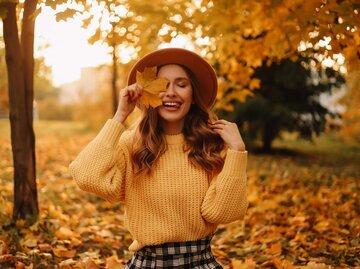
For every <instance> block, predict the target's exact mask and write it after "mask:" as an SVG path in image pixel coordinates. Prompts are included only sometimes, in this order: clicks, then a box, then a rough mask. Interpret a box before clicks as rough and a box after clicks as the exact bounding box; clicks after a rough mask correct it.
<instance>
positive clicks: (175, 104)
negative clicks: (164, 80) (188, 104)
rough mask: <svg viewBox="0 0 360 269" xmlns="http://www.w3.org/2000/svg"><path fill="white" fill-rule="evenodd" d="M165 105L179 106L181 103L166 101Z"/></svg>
mask: <svg viewBox="0 0 360 269" xmlns="http://www.w3.org/2000/svg"><path fill="white" fill-rule="evenodd" d="M164 106H177V107H179V106H180V104H179V103H171V102H166V103H164Z"/></svg>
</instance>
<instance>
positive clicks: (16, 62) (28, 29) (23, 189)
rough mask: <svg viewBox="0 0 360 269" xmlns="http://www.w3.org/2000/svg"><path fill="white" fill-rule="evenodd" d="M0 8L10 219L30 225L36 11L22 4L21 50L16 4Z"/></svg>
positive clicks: (30, 4) (34, 208)
mask: <svg viewBox="0 0 360 269" xmlns="http://www.w3.org/2000/svg"><path fill="white" fill-rule="evenodd" d="M2 5H3V6H4V7H5V8H6V9H7V14H6V18H5V19H4V20H3V30H4V41H5V52H6V64H7V70H8V82H9V83H8V84H9V108H10V109H9V110H10V126H11V145H12V152H13V161H14V209H13V219H14V220H16V219H26V220H27V221H28V222H29V223H32V222H34V221H35V220H36V218H37V216H38V213H39V209H38V201H37V191H36V170H35V137H34V131H33V125H32V109H33V85H32V84H33V78H32V76H33V65H34V64H33V53H32V51H33V40H34V37H33V34H34V20H35V18H31V16H32V14H33V12H34V10H35V8H36V1H28V0H26V1H25V10H24V21H23V31H22V32H23V34H24V37H23V38H22V44H21V45H22V46H21V45H20V40H19V36H18V28H17V18H16V3H9V2H7V3H4V4H2ZM27 9H29V10H27ZM28 24H30V25H28ZM31 35H32V36H31ZM23 59H24V60H23Z"/></svg>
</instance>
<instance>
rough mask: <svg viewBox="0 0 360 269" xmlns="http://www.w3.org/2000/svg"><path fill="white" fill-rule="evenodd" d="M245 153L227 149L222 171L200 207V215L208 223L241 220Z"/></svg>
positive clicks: (245, 177)
mask: <svg viewBox="0 0 360 269" xmlns="http://www.w3.org/2000/svg"><path fill="white" fill-rule="evenodd" d="M246 165H247V151H243V152H241V151H235V150H231V149H228V150H227V153H226V157H225V162H224V167H223V169H222V171H221V172H220V173H219V174H218V175H217V176H216V177H215V178H214V179H213V180H212V182H211V184H210V186H209V189H208V190H207V192H206V195H205V198H204V200H203V203H202V205H201V214H202V216H203V218H204V219H205V220H207V221H208V222H210V223H215V224H221V223H224V224H225V223H230V222H232V221H235V220H238V219H242V218H243V217H244V216H245V213H246V210H247V206H248V200H247V191H246V188H247V182H246V181H247V176H246Z"/></svg>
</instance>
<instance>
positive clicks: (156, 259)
mask: <svg viewBox="0 0 360 269" xmlns="http://www.w3.org/2000/svg"><path fill="white" fill-rule="evenodd" d="M212 237H213V236H208V237H205V238H202V239H199V240H194V241H185V242H171V243H164V244H161V245H155V246H145V247H143V248H142V249H140V250H139V251H137V252H135V253H134V256H133V257H132V259H131V260H129V261H128V262H127V264H126V265H125V269H137V268H145V269H147V268H183V269H192V268H195V269H202V268H204V269H205V268H206V269H210V268H214V269H221V268H223V267H222V266H221V265H220V264H219V263H218V262H217V261H216V260H215V257H214V256H213V254H212V252H211V247H210V241H211V239H212Z"/></svg>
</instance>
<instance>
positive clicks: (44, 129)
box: [0, 119, 97, 139]
mask: <svg viewBox="0 0 360 269" xmlns="http://www.w3.org/2000/svg"><path fill="white" fill-rule="evenodd" d="M34 131H35V136H36V137H46V136H53V135H55V136H61V137H70V136H72V135H80V134H89V133H94V134H95V133H96V131H97V130H94V129H91V128H89V127H87V125H86V124H85V123H83V122H72V121H45V120H41V121H35V122H34ZM0 139H10V122H9V120H7V119H0Z"/></svg>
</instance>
